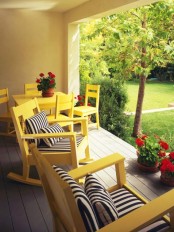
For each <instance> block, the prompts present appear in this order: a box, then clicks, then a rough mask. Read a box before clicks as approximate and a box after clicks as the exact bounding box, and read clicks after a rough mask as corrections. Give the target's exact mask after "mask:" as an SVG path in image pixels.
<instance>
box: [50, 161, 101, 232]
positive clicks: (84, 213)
mask: <svg viewBox="0 0 174 232" xmlns="http://www.w3.org/2000/svg"><path fill="white" fill-rule="evenodd" d="M53 168H54V170H55V171H56V172H57V174H58V175H59V176H60V177H61V178H62V179H63V180H64V181H66V182H67V183H68V184H69V186H70V187H71V189H72V192H73V195H74V197H75V200H76V203H77V206H78V208H79V211H80V214H81V217H82V219H83V222H84V224H85V227H86V231H88V232H94V231H96V230H98V229H99V227H98V223H97V219H96V217H95V214H94V211H93V209H92V206H91V203H90V201H89V199H88V197H87V196H86V194H85V192H84V190H83V189H82V187H80V186H79V185H78V184H77V182H76V181H75V180H73V179H72V177H70V176H69V175H68V173H67V172H65V171H64V170H63V169H61V168H59V167H57V166H55V165H53Z"/></svg>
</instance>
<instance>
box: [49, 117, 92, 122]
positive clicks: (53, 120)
mask: <svg viewBox="0 0 174 232" xmlns="http://www.w3.org/2000/svg"><path fill="white" fill-rule="evenodd" d="M48 121H49V123H56V122H58V123H60V122H83V121H87V118H85V117H79V118H67V119H61V120H57V119H49V120H48Z"/></svg>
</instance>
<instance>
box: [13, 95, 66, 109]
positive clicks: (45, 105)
mask: <svg viewBox="0 0 174 232" xmlns="http://www.w3.org/2000/svg"><path fill="white" fill-rule="evenodd" d="M59 94H64V93H62V92H55V93H54V95H53V96H52V97H42V95H41V92H40V93H39V94H19V95H12V97H13V99H14V101H15V105H21V104H23V103H25V102H27V101H29V100H31V99H34V98H35V97H36V98H37V100H38V104H39V106H40V109H41V110H46V109H51V108H55V105H56V95H59Z"/></svg>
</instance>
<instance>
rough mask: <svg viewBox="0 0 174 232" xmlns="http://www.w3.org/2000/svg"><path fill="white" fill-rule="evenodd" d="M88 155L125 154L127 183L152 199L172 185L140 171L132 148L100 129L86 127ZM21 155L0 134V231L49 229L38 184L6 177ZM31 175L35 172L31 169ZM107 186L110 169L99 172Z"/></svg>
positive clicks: (17, 169) (19, 165)
mask: <svg viewBox="0 0 174 232" xmlns="http://www.w3.org/2000/svg"><path fill="white" fill-rule="evenodd" d="M89 143H90V151H91V155H92V156H93V157H94V159H99V158H101V157H104V156H107V155H109V154H112V153H115V152H119V153H120V154H122V155H123V156H124V157H125V166H126V172H127V180H128V182H129V183H130V184H131V185H132V187H134V188H135V189H137V190H138V191H139V192H141V194H143V195H144V196H145V197H146V198H147V199H149V200H151V199H153V198H155V197H157V196H158V195H161V194H162V193H164V192H167V191H169V190H170V189H171V187H168V186H165V185H163V184H162V183H161V182H160V180H159V173H154V174H147V173H143V172H141V171H140V170H139V169H138V168H137V165H136V154H135V148H134V147H132V146H130V145H129V144H127V143H126V142H124V141H122V140H121V139H119V138H117V137H116V136H114V135H112V134H110V133H109V132H107V131H105V130H103V129H102V128H101V129H99V130H96V129H94V128H91V129H90V130H89ZM21 168H22V163H21V155H20V150H19V147H18V144H17V143H16V141H15V139H11V138H4V137H0V231H2V232H12V231H16V232H24V231H25V232H27V231H32V232H44V231H50V232H51V231H52V222H51V213H50V210H49V207H48V204H47V201H46V198H45V196H44V192H43V190H42V188H41V187H35V186H29V185H25V184H21V183H17V182H14V181H11V180H9V179H7V177H6V176H7V174H8V173H9V172H10V171H15V172H18V173H20V172H21ZM32 171H33V175H37V173H36V170H35V169H34V168H33V170H32ZM98 177H99V178H100V179H101V181H102V182H103V183H104V184H105V185H106V186H110V185H112V183H113V182H114V173H113V169H112V168H108V169H106V170H104V171H102V172H100V173H99V174H98Z"/></svg>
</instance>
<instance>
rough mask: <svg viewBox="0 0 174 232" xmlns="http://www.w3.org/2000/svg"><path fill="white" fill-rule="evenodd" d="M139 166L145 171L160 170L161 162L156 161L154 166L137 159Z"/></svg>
mask: <svg viewBox="0 0 174 232" xmlns="http://www.w3.org/2000/svg"><path fill="white" fill-rule="evenodd" d="M137 165H138V168H139V169H140V170H141V171H143V172H152V173H154V172H158V171H159V168H158V167H159V163H156V164H155V165H154V166H148V165H147V164H145V163H140V162H138V161H137Z"/></svg>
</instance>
